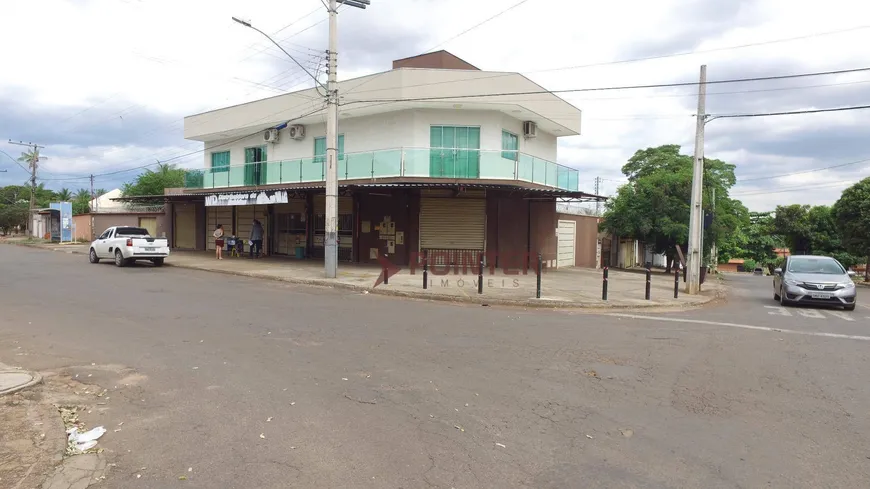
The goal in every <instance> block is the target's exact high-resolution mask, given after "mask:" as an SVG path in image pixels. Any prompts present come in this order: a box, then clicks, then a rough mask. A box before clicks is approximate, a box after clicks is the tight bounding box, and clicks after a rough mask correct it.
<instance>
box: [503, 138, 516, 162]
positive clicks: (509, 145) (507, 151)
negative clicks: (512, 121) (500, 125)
mask: <svg viewBox="0 0 870 489" xmlns="http://www.w3.org/2000/svg"><path fill="white" fill-rule="evenodd" d="M519 149H520V138H519V137H517V135H516V134H514V133H511V132H507V131H502V132H501V157H502V158H506V159H509V160H513V161H517V156H518V155H519Z"/></svg>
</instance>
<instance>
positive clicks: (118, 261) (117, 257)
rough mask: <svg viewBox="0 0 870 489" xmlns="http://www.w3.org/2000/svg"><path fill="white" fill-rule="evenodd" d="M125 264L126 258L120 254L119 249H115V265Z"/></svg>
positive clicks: (121, 265)
mask: <svg viewBox="0 0 870 489" xmlns="http://www.w3.org/2000/svg"><path fill="white" fill-rule="evenodd" d="M126 265H127V260H125V259H124V255H122V254H121V250H115V266H116V267H123V266H126Z"/></svg>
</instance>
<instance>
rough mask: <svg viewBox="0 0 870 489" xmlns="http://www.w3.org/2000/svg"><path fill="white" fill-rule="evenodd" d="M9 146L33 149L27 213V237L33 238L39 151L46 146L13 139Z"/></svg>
mask: <svg viewBox="0 0 870 489" xmlns="http://www.w3.org/2000/svg"><path fill="white" fill-rule="evenodd" d="M9 144H15V145H18V146H27V147H28V148H32V153H31V155H30V161H29V162H28V164H29V166H30V211H29V212H28V213H27V237H28V238H31V237H32V236H31V235H30V234H31V226H33V222H32V221H33V204H34V202H35V198H36V168H37V166H38V165H39V150H40V149H42V148H44V147H45V146H40V145H38V144H36V143H25V142H23V141H17V142H16V141H13V140H11V139H10V140H9Z"/></svg>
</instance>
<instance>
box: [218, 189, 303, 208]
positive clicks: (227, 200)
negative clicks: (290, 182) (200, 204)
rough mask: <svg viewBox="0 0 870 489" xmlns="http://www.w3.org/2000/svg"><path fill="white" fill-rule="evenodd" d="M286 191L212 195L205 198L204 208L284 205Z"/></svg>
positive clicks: (286, 201)
mask: <svg viewBox="0 0 870 489" xmlns="http://www.w3.org/2000/svg"><path fill="white" fill-rule="evenodd" d="M288 202H289V200H287V191H286V190H276V191H274V192H242V193H235V194H213V195H206V196H205V205H206V207H213V206H226V205H266V204H286V203H288Z"/></svg>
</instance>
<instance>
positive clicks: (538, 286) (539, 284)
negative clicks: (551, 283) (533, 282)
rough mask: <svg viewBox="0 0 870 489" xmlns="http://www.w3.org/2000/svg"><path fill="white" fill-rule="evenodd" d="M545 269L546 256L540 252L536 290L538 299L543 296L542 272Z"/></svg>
mask: <svg viewBox="0 0 870 489" xmlns="http://www.w3.org/2000/svg"><path fill="white" fill-rule="evenodd" d="M543 270H544V258H543V257H542V256H541V254H540V253H538V283H537V290H536V291H535V297H537V298H538V299H540V298H541V273H542V272H543Z"/></svg>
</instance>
